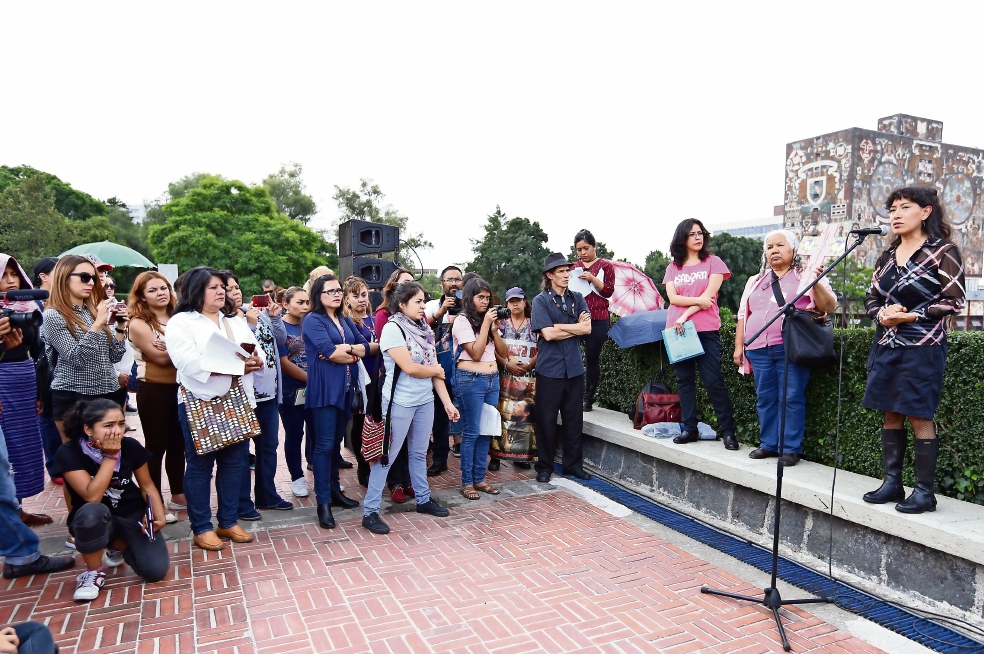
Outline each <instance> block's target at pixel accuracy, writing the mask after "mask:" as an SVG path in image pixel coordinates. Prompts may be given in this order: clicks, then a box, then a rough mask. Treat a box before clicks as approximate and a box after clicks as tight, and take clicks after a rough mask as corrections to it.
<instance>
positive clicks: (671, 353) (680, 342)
mask: <svg viewBox="0 0 984 654" xmlns="http://www.w3.org/2000/svg"><path fill="white" fill-rule="evenodd" d="M663 344H664V345H665V346H666V356H667V357H669V359H670V363H677V362H679V361H686V360H687V359H693V358H694V357H699V356H700V355H702V354H703V353H704V346H703V345H701V344H700V338H699V337H698V336H697V328H696V327H694V321H693V320H688V321H687V322H685V323H683V334H682V335H681V334H677V333H676V329H674V328H673V327H670V328H668V329H664V330H663Z"/></svg>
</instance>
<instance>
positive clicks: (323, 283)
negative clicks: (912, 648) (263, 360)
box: [303, 275, 369, 529]
mask: <svg viewBox="0 0 984 654" xmlns="http://www.w3.org/2000/svg"><path fill="white" fill-rule="evenodd" d="M343 295H344V291H343V290H342V287H341V284H339V282H338V280H337V279H335V276H334V275H324V276H322V277H319V278H318V279H316V280H315V281H314V284H312V285H311V297H313V298H314V300H313V308H312V309H311V313H309V314H308V315H307V316H306V317H305V318H304V324H303V326H304V351H305V352H307V356H308V386H307V388H308V390H307V399H306V400H305V402H306V405H307V406H308V408H309V409H311V412H312V417H313V419H314V494H315V496H316V500H317V502H318V523H319V524H320V525H321V526H322V527H324V528H325V529H332V528H334V526H335V517H334V516H333V515H332V513H331V507H332V505H334V506H340V507H342V508H343V509H351V508H354V507H357V506H359V503H358V501H356V500H353V499H351V498H349V497H346V496H345V493H343V492H342V489H341V486H340V485H339V483H338V461H339V460H340V459H341V448H342V441H343V440H344V439H345V429H346V427H348V421H349V419H350V418H351V417H352V401H353V398H354V397H355V394H356V393H358V392H359V388H358V384H359V368H358V366H357V365H356V364H357V363H358V362H359V359H360V358H362V357H364V356H366V354H367V353H368V351H369V343H368V342H367V341H366V339H365V338H363V336H362V333H361V332H360V331H359V330H358V329H357V328H356V326H355V325H354V324H353V323H352V320H351V319H349V318H347V317H346V316H345V315H343V313H342V296H343Z"/></svg>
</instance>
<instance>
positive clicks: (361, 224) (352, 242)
mask: <svg viewBox="0 0 984 654" xmlns="http://www.w3.org/2000/svg"><path fill="white" fill-rule="evenodd" d="M399 244H400V228H399V227H393V226H392V225H383V224H382V223H371V222H368V221H366V220H348V221H345V222H344V223H342V224H340V225H339V226H338V256H339V257H352V256H356V257H357V256H361V255H364V254H381V253H383V252H396V249H397V247H398V246H399Z"/></svg>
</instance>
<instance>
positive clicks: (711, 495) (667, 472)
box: [582, 409, 984, 625]
mask: <svg viewBox="0 0 984 654" xmlns="http://www.w3.org/2000/svg"><path fill="white" fill-rule="evenodd" d="M583 431H584V435H583V437H582V443H583V447H584V459H585V464H586V466H587V467H588V468H589V469H590V470H592V471H595V472H597V473H598V474H600V475H602V476H605V477H607V478H609V479H612V480H614V481H616V482H618V483H620V484H622V485H623V486H625V487H627V488H629V489H631V490H633V491H635V492H637V493H639V494H641V495H645V496H649V497H652V498H653V499H654V500H655V501H657V502H659V503H661V504H665V505H667V506H669V507H670V508H673V509H675V510H677V511H680V512H681V513H684V514H687V515H691V516H693V517H696V518H698V519H700V520H702V521H704V522H706V523H708V524H710V525H712V526H714V527H716V528H718V529H721V530H723V531H726V532H729V533H732V534H733V535H735V536H737V537H740V538H743V539H747V540H749V541H752V542H756V543H758V544H760V545H762V546H764V547H771V545H772V528H773V520H774V517H775V511H776V509H777V507H776V505H775V497H774V494H775V486H776V460H775V459H765V460H760V461H754V460H752V459H749V458H748V453H749V451H750V450H749V448H748V447H745V446H743V447H742V448H741V449H740V450H738V451H737V452H729V451H728V450H726V449H724V446H723V444H722V443H721V442H720V441H717V442H715V441H702V442H698V443H688V444H686V445H676V444H674V443H673V442H672V440H671V439H653V438H649V437H648V436H644V435H643V434H642V433H641V432H639V431H636V430H634V429H632V424H631V423H630V422H629V421H628V419H627V418H626V417H625V415H624V414H621V413H616V412H614V411H607V410H604V409H595V410H594V411H592V412H591V413H588V414H585V415H584V428H583ZM833 472H834V471H833V468H830V467H827V466H823V465H820V464H816V463H811V462H809V461H802V462H800V463H799V464H798V465H797V466H796V467H794V468H790V469H787V470H786V471H785V474H784V475H783V494H782V505H781V507H780V508H781V510H782V523H781V527H780V534H779V538H780V543H781V548H782V552H783V555H784V556H787V557H789V558H791V559H793V560H796V561H798V562H799V563H802V564H803V565H806V566H807V567H811V568H813V569H815V570H817V571H819V572H823V573H826V568H827V561H828V558H830V560H831V563H832V564H833V566H834V568H835V570H837V571H838V573H839V574H846V575H848V576H849V577H850V578H851V579H853V582H854V583H856V584H857V585H859V586H860V587H862V588H864V589H865V590H867V591H868V592H870V593H872V594H874V595H878V596H880V597H885V598H886V599H894V600H897V601H901V602H902V603H903V604H910V605H911V604H917V605H918V604H923V605H925V607H926V608H936V609H937V610H939V609H940V608H943V609H945V610H947V611H950V612H952V613H954V614H955V615H960V616H961V617H963V618H964V619H968V620H970V621H972V622H976V623H977V624H981V625H984V619H982V618H984V507H981V506H978V505H975V504H971V503H968V502H960V501H957V500H953V499H950V498H946V497H942V496H937V500H938V502H939V505H938V508H937V511H936V512H935V513H924V514H922V515H917V516H910V515H905V514H902V513H899V512H898V511H896V510H895V507H894V504H887V505H881V506H877V505H870V504H867V503H865V502H864V501H863V500H862V499H861V496H862V495H864V493H865V492H867V491H869V490H873V489H875V488H877V487H878V485H879V484H880V483H881V480H878V479H872V478H870V477H864V476H862V475H858V474H854V473H850V472H844V471H839V472H838V473H837V487H836V492H835V495H834V498H833V505H834V517H833V519H832V520H831V517H830V502H831V496H830V485H831V482H832V480H833ZM831 533H832V534H833V539H832V542H831ZM845 578H847V577H845Z"/></svg>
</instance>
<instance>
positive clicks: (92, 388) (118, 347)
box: [41, 305, 126, 395]
mask: <svg viewBox="0 0 984 654" xmlns="http://www.w3.org/2000/svg"><path fill="white" fill-rule="evenodd" d="M72 309H73V310H74V311H75V315H77V316H78V317H79V318H81V319H82V322H84V323H85V326H86V329H87V331H84V332H82V333H81V334H78V337H76V336H72V332H71V331H69V329H68V325H67V324H66V323H65V319H64V318H63V317H62V315H61V314H60V313H59V312H58V311H57V310H56V309H45V312H44V322H43V323H41V337H42V339H43V340H44V343H45V355H46V356H47V357H48V361H50V362H55V375H54V379H53V380H52V382H51V388H52V389H53V390H56V391H74V392H76V393H81V394H82V395H105V394H106V393H114V392H116V391H118V390H120V380H119V377H118V376H117V374H116V370H115V369H114V368H113V364H114V363H118V362H119V361H120V359H122V358H123V355H124V353H125V352H126V341H123V340H117V339H115V338H114V339H110V338H109V337H108V336H106V332H105V331H103V330H101V329H100V330H99V331H95V332H91V331H88V328H91V327H92V325H93V323H94V322H95V321H96V318H95V316H93V315H92V314H91V313H89V310H88V309H87V308H84V307H80V306H77V305H72ZM110 329H111V330H112V329H113V325H110ZM75 330H76V333H78V332H80V331H81V330H80V329H79V328H78V327H76V328H75ZM54 352H57V353H58V358H57V360H56V359H55V356H54Z"/></svg>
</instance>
